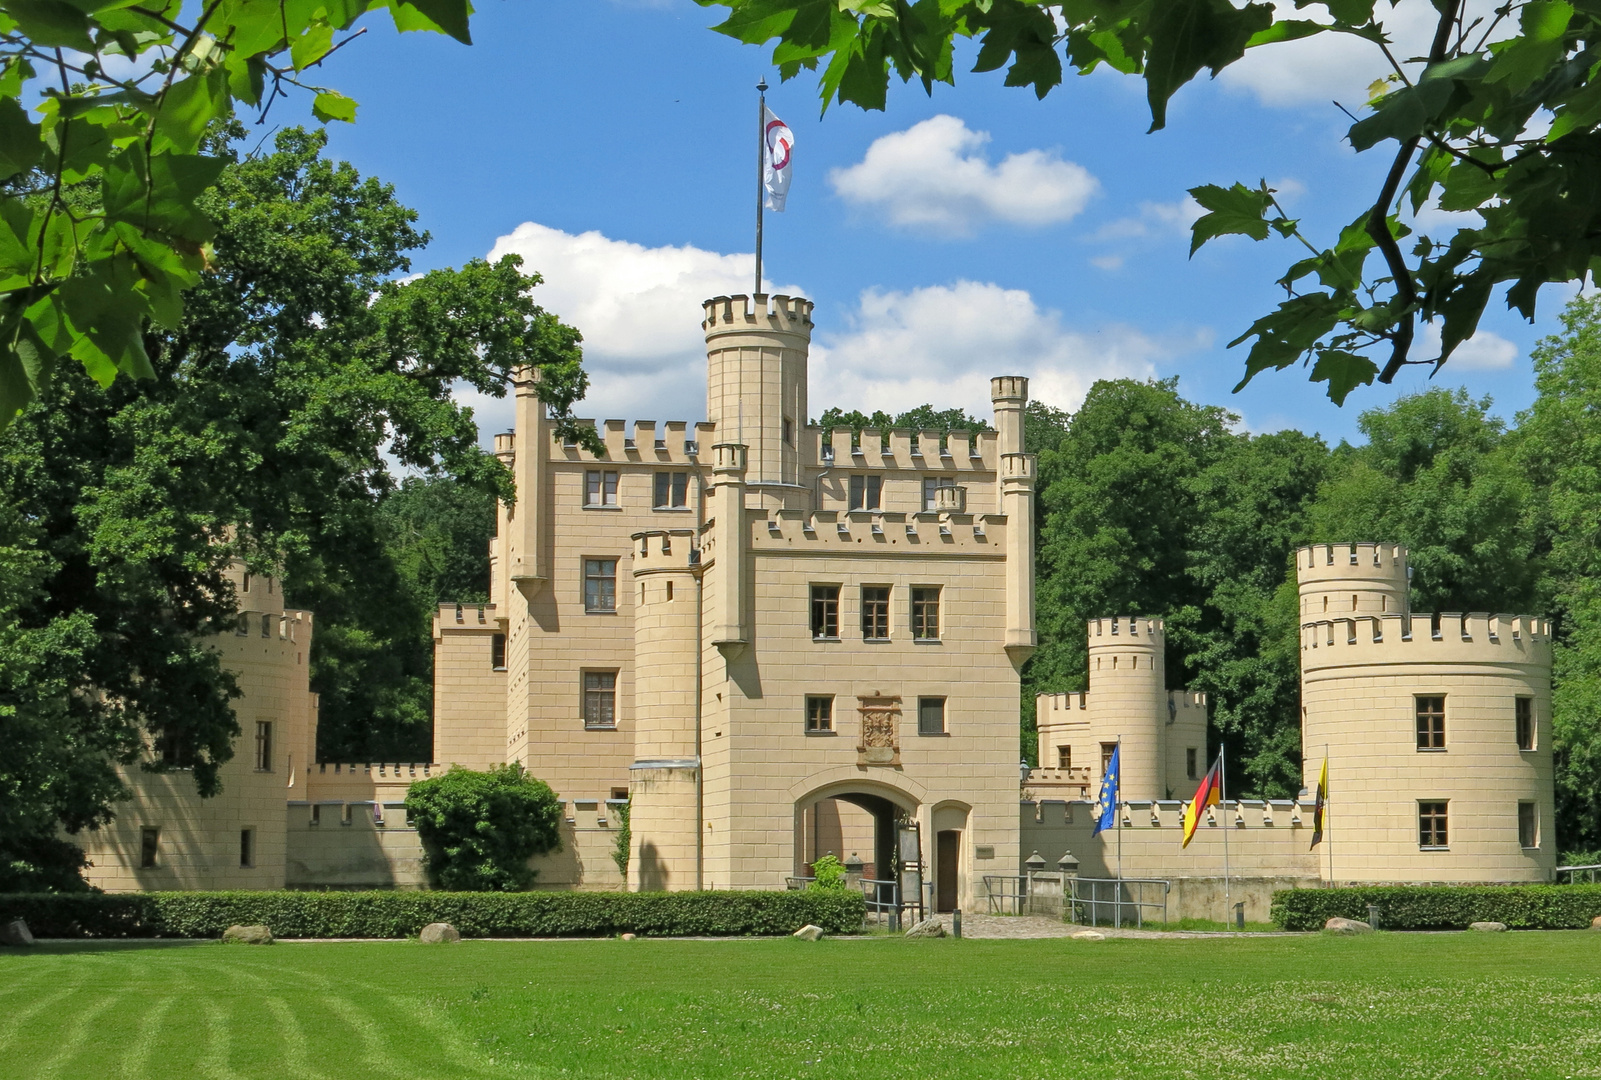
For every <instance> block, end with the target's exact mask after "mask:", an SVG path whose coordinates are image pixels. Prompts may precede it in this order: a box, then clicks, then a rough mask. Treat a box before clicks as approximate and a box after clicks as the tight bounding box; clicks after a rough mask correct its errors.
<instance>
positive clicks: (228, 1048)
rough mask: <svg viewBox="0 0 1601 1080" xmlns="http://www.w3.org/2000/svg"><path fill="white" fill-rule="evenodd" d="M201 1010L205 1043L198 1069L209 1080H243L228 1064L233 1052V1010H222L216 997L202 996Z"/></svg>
mask: <svg viewBox="0 0 1601 1080" xmlns="http://www.w3.org/2000/svg"><path fill="white" fill-rule="evenodd" d="M200 1007H201V1010H202V1011H203V1012H204V1013H205V1014H206V1043H205V1046H204V1048H203V1052H202V1054H201V1057H200V1061H199V1067H200V1069H201V1071H202V1073H203V1074H204V1075H205V1076H207V1077H210V1078H211V1080H243V1077H241V1076H240V1074H239V1073H236V1072H234V1070H233V1067H232V1066H231V1065H230V1064H229V1058H230V1057H231V1055H232V1052H233V1031H232V1029H233V1025H234V1010H233V1009H232V1008H231V1007H230V1008H228V1009H224V1008H223V1007H222V1005H221V1004H220V1003H219V1001H218V999H217V998H216V997H213V996H211V995H209V994H204V995H202V996H201V998H200Z"/></svg>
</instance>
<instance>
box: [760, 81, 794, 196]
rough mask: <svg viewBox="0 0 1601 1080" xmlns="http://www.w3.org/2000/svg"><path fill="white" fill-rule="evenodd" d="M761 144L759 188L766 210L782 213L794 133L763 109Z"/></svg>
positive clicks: (786, 192) (769, 110)
mask: <svg viewBox="0 0 1601 1080" xmlns="http://www.w3.org/2000/svg"><path fill="white" fill-rule="evenodd" d="M762 142H763V144H764V146H765V150H764V151H763V156H762V161H763V168H762V187H763V188H764V189H765V190H766V192H767V198H766V200H765V202H766V205H767V209H769V210H778V211H782V210H783V209H784V199H785V198H786V197H787V196H788V195H789V170H790V162H791V160H792V158H793V151H794V149H795V133H794V132H793V131H791V130H789V125H788V124H786V123H784V121H782V120H780V119H779V118H778V117H776V116H774V115H773V110H771V109H769V108H767V107H766V106H763V107H762Z"/></svg>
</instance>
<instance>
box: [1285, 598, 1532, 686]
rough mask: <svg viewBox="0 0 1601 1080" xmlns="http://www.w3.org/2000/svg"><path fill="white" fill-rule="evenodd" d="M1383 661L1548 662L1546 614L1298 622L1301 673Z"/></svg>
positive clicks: (1452, 614)
mask: <svg viewBox="0 0 1601 1080" xmlns="http://www.w3.org/2000/svg"><path fill="white" fill-rule="evenodd" d="M1385 664H1461V665H1470V666H1471V665H1482V664H1497V665H1501V664H1534V665H1542V666H1545V667H1547V668H1549V666H1550V664H1551V620H1550V619H1546V618H1542V617H1540V616H1536V615H1492V614H1488V613H1486V612H1472V613H1469V614H1460V613H1457V612H1444V613H1440V614H1428V613H1424V614H1415V615H1410V616H1407V615H1358V616H1351V617H1347V618H1335V619H1316V620H1312V621H1309V622H1305V623H1303V624H1302V626H1301V671H1302V678H1303V679H1310V678H1313V677H1315V675H1316V673H1317V672H1319V671H1322V670H1324V669H1327V668H1344V667H1355V666H1363V665H1385Z"/></svg>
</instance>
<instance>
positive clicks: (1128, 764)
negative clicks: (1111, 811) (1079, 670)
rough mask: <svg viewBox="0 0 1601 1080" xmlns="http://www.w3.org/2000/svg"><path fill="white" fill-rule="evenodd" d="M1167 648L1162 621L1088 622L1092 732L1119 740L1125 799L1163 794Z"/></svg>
mask: <svg viewBox="0 0 1601 1080" xmlns="http://www.w3.org/2000/svg"><path fill="white" fill-rule="evenodd" d="M1165 647H1166V637H1165V634H1164V631H1163V627H1162V620H1161V619H1146V618H1140V617H1138V616H1126V617H1118V616H1113V617H1112V618H1109V619H1091V620H1090V621H1089V660H1090V697H1089V706H1090V707H1089V712H1090V728H1091V730H1093V731H1097V732H1103V733H1106V735H1109V736H1111V737H1113V738H1115V737H1119V736H1120V737H1121V739H1122V744H1123V752H1122V759H1121V768H1122V788H1123V790H1122V793H1121V796H1120V797H1121V798H1122V799H1123V800H1124V801H1127V800H1129V799H1161V798H1165V797H1166V794H1167V793H1166V792H1165V791H1164V790H1162V787H1161V784H1162V737H1163V727H1164V724H1165V721H1166V720H1167V671H1166V665H1165V664H1164V663H1163V649H1164V648H1165ZM1103 737H1104V736H1103ZM1096 782H1097V783H1098V782H1099V776H1098V775H1097V777H1096Z"/></svg>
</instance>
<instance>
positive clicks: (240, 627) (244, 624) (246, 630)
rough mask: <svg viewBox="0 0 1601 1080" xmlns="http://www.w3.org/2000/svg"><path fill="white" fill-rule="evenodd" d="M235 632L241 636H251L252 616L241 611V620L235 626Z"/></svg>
mask: <svg viewBox="0 0 1601 1080" xmlns="http://www.w3.org/2000/svg"><path fill="white" fill-rule="evenodd" d="M233 632H234V633H236V634H238V635H239V636H240V637H249V636H250V616H249V615H245V614H243V613H241V614H240V616H239V622H238V624H237V625H236V626H235V627H234V631H233Z"/></svg>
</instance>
